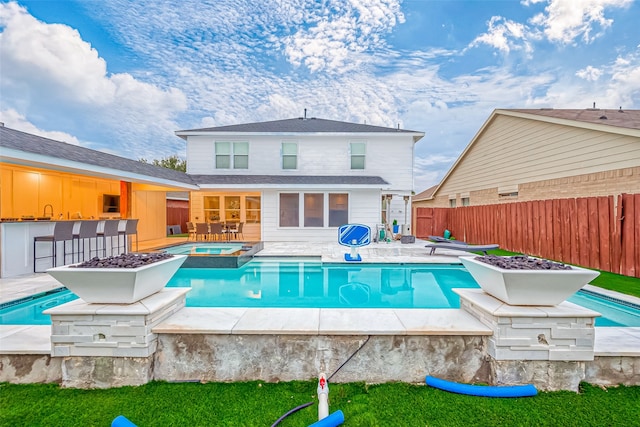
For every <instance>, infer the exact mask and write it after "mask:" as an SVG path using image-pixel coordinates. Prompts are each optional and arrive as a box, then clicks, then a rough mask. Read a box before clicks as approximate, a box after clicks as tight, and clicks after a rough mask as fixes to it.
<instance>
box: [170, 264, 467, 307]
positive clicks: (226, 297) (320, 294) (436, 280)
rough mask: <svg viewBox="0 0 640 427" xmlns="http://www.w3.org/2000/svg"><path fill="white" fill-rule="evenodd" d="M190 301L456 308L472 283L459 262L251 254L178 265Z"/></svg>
mask: <svg viewBox="0 0 640 427" xmlns="http://www.w3.org/2000/svg"><path fill="white" fill-rule="evenodd" d="M167 286H168V287H172V286H173V287H190V288H192V289H191V292H189V294H188V295H187V306H190V307H314V308H338V307H342V308H354V307H358V308H457V307H459V305H460V298H459V297H458V295H457V294H456V293H455V292H453V289H454V288H476V287H478V285H477V284H476V283H475V281H474V280H473V279H472V278H471V275H470V274H469V273H468V272H467V271H466V269H465V268H464V267H463V266H462V265H460V264H444V265H442V264H441V265H435V264H405V265H400V264H358V265H352V264H344V263H340V264H329V263H322V262H320V261H319V260H316V261H313V260H304V261H297V260H296V261H293V260H286V261H283V260H277V261H270V260H264V259H262V260H261V259H257V260H256V259H254V260H253V261H251V262H249V263H248V264H246V265H245V266H243V267H242V268H239V269H216V270H209V269H189V268H181V269H180V270H178V271H177V272H176V274H175V275H174V276H173V277H172V279H171V280H170V281H169V283H168V284H167Z"/></svg>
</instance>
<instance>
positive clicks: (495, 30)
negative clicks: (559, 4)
mask: <svg viewBox="0 0 640 427" xmlns="http://www.w3.org/2000/svg"><path fill="white" fill-rule="evenodd" d="M487 27H488V29H487V32H486V33H484V34H481V35H479V36H478V37H476V38H475V39H474V40H473V41H472V42H471V43H470V44H469V47H477V46H478V45H480V44H486V45H489V46H491V47H493V48H495V49H498V50H500V51H501V52H503V53H509V52H510V51H512V50H524V51H525V52H526V53H531V52H532V51H533V46H532V44H531V40H535V39H539V35H538V34H537V33H536V32H535V31H532V30H531V29H529V28H527V26H526V25H523V24H521V23H518V22H515V21H511V20H509V19H506V18H503V17H501V16H492V17H491V19H490V20H489V22H487Z"/></svg>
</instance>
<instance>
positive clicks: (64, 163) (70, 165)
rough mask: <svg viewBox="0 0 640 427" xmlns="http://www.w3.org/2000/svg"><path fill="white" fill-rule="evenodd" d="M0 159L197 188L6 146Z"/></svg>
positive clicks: (107, 177)
mask: <svg viewBox="0 0 640 427" xmlns="http://www.w3.org/2000/svg"><path fill="white" fill-rule="evenodd" d="M0 160H1V161H2V162H4V163H12V164H18V165H23V166H32V167H37V168H41V169H49V170H58V171H61V172H68V173H74V174H78V175H89V176H95V177H99V178H106V179H115V180H120V181H131V182H135V183H141V184H152V185H162V186H167V187H171V188H180V189H184V190H197V189H198V186H197V185H195V184H187V183H184V182H180V181H174V180H169V179H166V178H160V177H154V176H149V175H142V174H136V173H131V172H127V171H123V170H120V169H112V168H106V167H102V166H96V165H91V164H87V163H80V162H75V161H71V160H65V159H61V158H57V157H51V156H46V155H42V154H34V153H28V152H25V151H19V150H15V149H11V148H6V147H3V148H2V156H0Z"/></svg>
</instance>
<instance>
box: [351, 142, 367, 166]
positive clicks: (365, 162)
mask: <svg viewBox="0 0 640 427" xmlns="http://www.w3.org/2000/svg"><path fill="white" fill-rule="evenodd" d="M356 144H357V145H359V146H362V147H363V148H364V150H363V151H364V152H363V153H362V154H354V153H353V151H354V150H353V147H354V145H356ZM354 158H362V167H361V168H354V167H353V160H354ZM366 169H367V142H366V141H359V140H352V141H349V170H366Z"/></svg>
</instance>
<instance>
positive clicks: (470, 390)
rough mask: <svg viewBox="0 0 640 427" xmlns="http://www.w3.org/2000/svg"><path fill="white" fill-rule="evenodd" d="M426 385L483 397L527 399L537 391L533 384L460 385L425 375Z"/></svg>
mask: <svg viewBox="0 0 640 427" xmlns="http://www.w3.org/2000/svg"><path fill="white" fill-rule="evenodd" d="M425 381H426V383H427V385H429V386H431V387H435V388H439V389H440V390H445V391H450V392H451V393H458V394H468V395H471V396H483V397H529V396H535V395H536V394H538V390H537V389H536V387H535V386H534V385H533V384H526V385H511V386H490V385H488V386H485V385H472V384H460V383H456V382H452V381H447V380H442V379H440V378H435V377H432V376H430V375H427V377H426V378H425Z"/></svg>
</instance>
